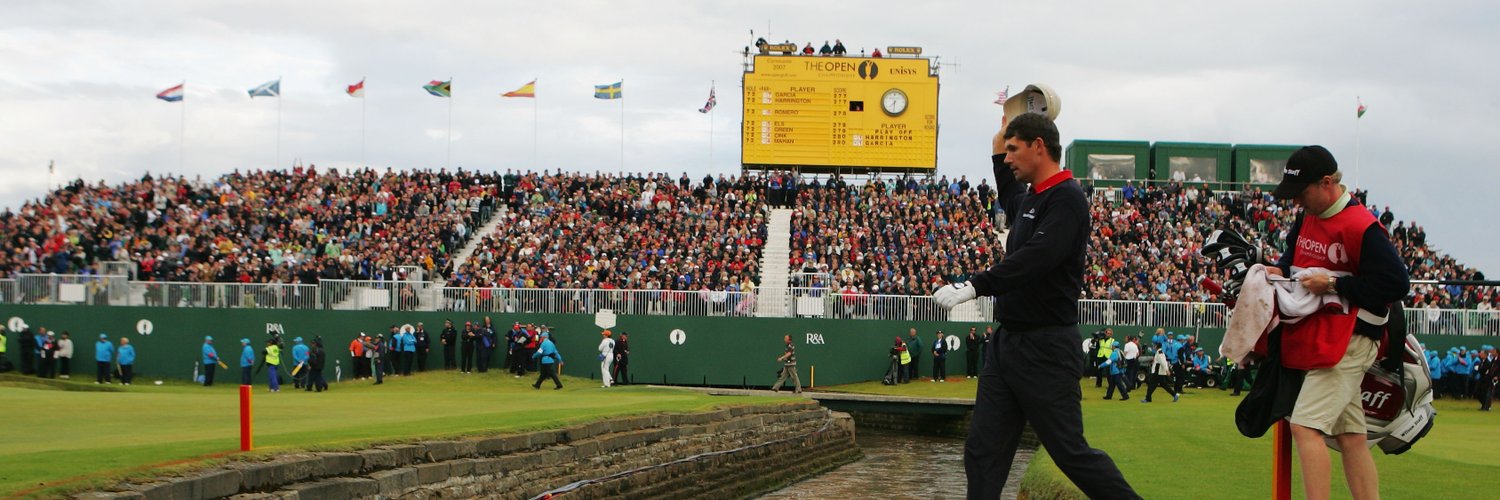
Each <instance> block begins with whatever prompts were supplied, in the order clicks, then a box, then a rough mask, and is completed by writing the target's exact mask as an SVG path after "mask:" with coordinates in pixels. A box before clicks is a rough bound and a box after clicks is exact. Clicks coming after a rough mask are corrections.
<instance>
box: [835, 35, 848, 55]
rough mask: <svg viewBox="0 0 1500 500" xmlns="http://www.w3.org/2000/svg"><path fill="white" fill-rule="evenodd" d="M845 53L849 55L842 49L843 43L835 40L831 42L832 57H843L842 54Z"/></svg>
mask: <svg viewBox="0 0 1500 500" xmlns="http://www.w3.org/2000/svg"><path fill="white" fill-rule="evenodd" d="M847 53H849V51H848V50H847V49H845V48H844V41H843V40H839V39H837V38H835V39H834V40H833V55H835V56H839V57H843V56H844V54H847Z"/></svg>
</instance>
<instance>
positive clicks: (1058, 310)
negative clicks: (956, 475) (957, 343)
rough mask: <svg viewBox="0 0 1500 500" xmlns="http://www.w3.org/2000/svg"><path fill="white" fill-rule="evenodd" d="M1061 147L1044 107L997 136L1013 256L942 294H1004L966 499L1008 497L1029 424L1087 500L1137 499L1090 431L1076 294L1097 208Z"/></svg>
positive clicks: (973, 423)
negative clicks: (1093, 444)
mask: <svg viewBox="0 0 1500 500" xmlns="http://www.w3.org/2000/svg"><path fill="white" fill-rule="evenodd" d="M1061 156H1062V147H1061V145H1060V144H1059V143H1058V132H1057V126H1056V125H1055V124H1053V122H1052V120H1051V119H1048V118H1047V117H1046V116H1043V115H1040V114H1035V113H1027V114H1023V115H1020V116H1017V117H1016V118H1015V120H1013V121H1012V122H1011V123H1010V124H1009V125H1008V126H1006V127H1005V128H1004V133H1003V134H1001V135H997V136H996V137H995V141H994V156H993V161H994V167H995V180H996V189H997V191H998V194H999V197H998V201H999V202H1000V203H1001V205H1002V206H1003V207H1004V208H1005V213H1006V214H1007V215H1008V220H1009V221H1010V225H1011V227H1010V234H1009V236H1008V237H1007V240H1006V242H1005V258H1004V260H1001V261H1000V262H998V263H996V264H995V265H994V266H993V267H990V268H989V269H988V270H986V271H983V272H980V273H977V274H975V275H974V277H973V278H972V279H971V280H970V281H968V282H965V283H957V284H953V285H948V286H945V287H943V288H940V289H938V291H937V292H936V293H934V294H933V300H934V301H935V302H937V303H938V305H940V306H942V307H944V308H947V309H952V308H953V307H954V306H956V305H958V304H961V303H963V302H967V301H969V300H973V299H974V298H975V297H976V296H978V295H984V296H989V297H995V316H996V318H997V319H998V320H999V323H1000V330H999V332H998V333H997V334H996V336H995V339H994V341H992V342H990V343H989V344H988V345H987V346H986V348H985V351H986V352H985V353H984V356H987V357H988V358H989V359H987V360H985V363H984V368H983V369H982V370H981V371H980V374H979V390H978V395H977V397H976V398H975V404H974V416H973V418H972V419H971V420H970V424H969V438H968V441H967V442H966V443H964V469H965V472H966V473H967V475H968V482H969V490H968V496H969V498H984V499H993V498H998V497H999V496H1000V492H1001V490H1002V489H1003V488H1004V487H1005V480H1006V477H1007V476H1008V475H1009V473H1010V467H1011V462H1012V461H1013V460H1014V459H1015V454H1016V447H1017V446H1018V445H1019V444H1020V440H1021V430H1022V429H1023V428H1024V427H1025V426H1026V423H1027V422H1030V423H1031V426H1032V428H1033V429H1035V430H1036V434H1037V437H1038V438H1040V440H1041V442H1042V446H1045V447H1046V449H1047V453H1048V454H1049V455H1050V456H1051V457H1052V460H1053V461H1054V462H1056V463H1057V466H1058V468H1059V469H1062V472H1063V474H1066V475H1067V476H1068V479H1070V480H1072V481H1073V484H1075V485H1078V489H1079V490H1082V491H1083V493H1084V494H1085V495H1088V497H1089V498H1139V495H1137V494H1136V493H1135V490H1133V489H1131V487H1130V485H1129V484H1128V483H1126V482H1125V477H1124V476H1122V475H1121V474H1120V470H1119V469H1118V468H1116V467H1115V463H1114V461H1113V460H1111V459H1110V458H1109V455H1106V454H1105V453H1104V452H1103V451H1100V450H1096V449H1093V448H1090V447H1089V444H1088V440H1086V439H1084V437H1083V411H1082V408H1081V407H1080V404H1079V400H1080V399H1082V391H1081V389H1079V387H1078V381H1079V380H1081V379H1082V378H1083V366H1084V357H1083V353H1082V352H1081V351H1079V349H1078V340H1079V333H1078V297H1079V295H1080V293H1081V292H1082V288H1083V267H1084V252H1085V251H1086V250H1087V245H1088V238H1089V207H1088V200H1087V198H1086V197H1085V196H1084V194H1083V189H1082V188H1081V187H1079V185H1078V182H1077V181H1075V180H1073V176H1072V175H1071V173H1069V172H1068V171H1065V170H1063V169H1062V167H1061V165H1059V163H1058V161H1059V159H1060V157H1061ZM1026 184H1030V186H1029V187H1027V186H1026Z"/></svg>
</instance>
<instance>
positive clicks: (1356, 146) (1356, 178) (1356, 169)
mask: <svg viewBox="0 0 1500 500" xmlns="http://www.w3.org/2000/svg"><path fill="white" fill-rule="evenodd" d="M1354 102H1356V103H1358V104H1357V105H1358V106H1364V105H1365V103H1363V102H1361V101H1360V99H1359V96H1355V97H1354ZM1360 118H1362V117H1361V116H1359V113H1358V112H1355V113H1354V190H1355V191H1358V190H1359V119H1360Z"/></svg>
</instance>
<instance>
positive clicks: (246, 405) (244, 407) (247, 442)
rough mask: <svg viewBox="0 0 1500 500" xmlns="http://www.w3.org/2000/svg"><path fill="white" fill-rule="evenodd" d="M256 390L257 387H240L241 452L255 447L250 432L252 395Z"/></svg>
mask: <svg viewBox="0 0 1500 500" xmlns="http://www.w3.org/2000/svg"><path fill="white" fill-rule="evenodd" d="M254 390H255V386H251V385H242V386H240V451H250V448H253V447H254V444H253V441H254V439H253V438H252V433H251V431H250V427H251V425H250V393H251V392H253V391H254Z"/></svg>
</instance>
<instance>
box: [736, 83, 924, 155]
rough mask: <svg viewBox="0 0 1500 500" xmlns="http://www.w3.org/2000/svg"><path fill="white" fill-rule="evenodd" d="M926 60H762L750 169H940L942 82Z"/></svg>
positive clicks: (749, 104) (753, 100) (749, 108)
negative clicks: (939, 94)
mask: <svg viewBox="0 0 1500 500" xmlns="http://www.w3.org/2000/svg"><path fill="white" fill-rule="evenodd" d="M928 65H929V61H928V60H927V59H920V58H902V59H889V58H885V59H880V58H859V57H818V56H765V55H762V56H756V58H755V66H754V69H753V70H751V71H749V72H746V73H745V79H744V107H743V109H744V115H743V122H742V126H743V129H742V131H741V146H742V147H741V163H743V164H744V165H745V166H746V167H752V168H753V167H801V168H804V169H807V167H864V168H873V169H880V170H902V169H913V170H932V169H934V168H936V167H937V134H938V127H937V110H938V78H937V76H935V75H932V74H931V72H930V71H929V70H928Z"/></svg>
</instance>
